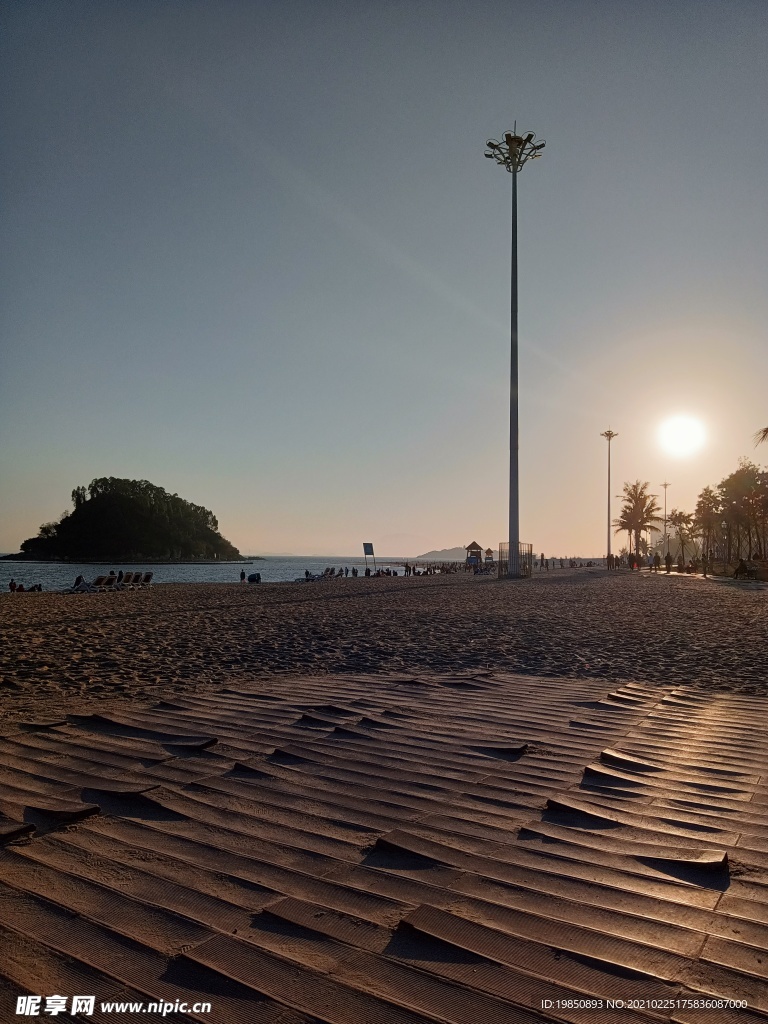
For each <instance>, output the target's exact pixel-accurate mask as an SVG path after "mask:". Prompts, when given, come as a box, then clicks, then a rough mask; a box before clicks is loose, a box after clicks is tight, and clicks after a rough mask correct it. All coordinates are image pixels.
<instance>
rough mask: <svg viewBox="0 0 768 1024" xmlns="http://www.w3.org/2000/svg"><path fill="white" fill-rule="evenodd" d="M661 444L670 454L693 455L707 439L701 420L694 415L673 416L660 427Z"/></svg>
mask: <svg viewBox="0 0 768 1024" xmlns="http://www.w3.org/2000/svg"><path fill="white" fill-rule="evenodd" d="M658 436H659V444H660V445H661V447H662V448H663V449H664V451H665V452H667V453H668V454H669V455H674V456H676V457H677V458H682V457H684V456H685V455H693V453H694V452H697V451H698V450H699V448H701V447H702V446H703V444H704V442H705V441H706V439H707V432H706V430H705V429H704V424H703V423H702V422H701V420H697V419H694V417H693V416H671V417H670V418H669V419H668V420H664V422H663V423H662V424H661V426H660V427H659V435H658Z"/></svg>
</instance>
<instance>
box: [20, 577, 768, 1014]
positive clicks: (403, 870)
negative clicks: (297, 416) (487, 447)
mask: <svg viewBox="0 0 768 1024" xmlns="http://www.w3.org/2000/svg"><path fill="white" fill-rule="evenodd" d="M0 619H1V620H2V629H3V634H4V639H3V646H2V655H1V657H2V663H1V664H0V677H1V679H2V682H1V683H0V685H1V686H2V691H1V692H2V707H3V712H4V713H3V728H2V736H0V842H2V843H3V846H2V849H0V1021H6V1020H8V1021H11V1020H16V1019H23V1018H19V1017H17V1016H16V1015H15V1013H14V1008H15V1000H16V998H17V997H18V996H22V997H25V996H28V995H35V994H37V995H39V996H41V997H46V996H50V995H53V994H54V993H58V994H64V995H66V996H67V998H70V997H72V996H73V995H75V994H93V995H94V998H95V1000H96V1003H95V1009H94V1012H93V1013H92V1014H90V1013H83V1014H82V1015H81V1016H74V1017H72V1016H69V1015H68V1016H67V1019H74V1020H81V1021H99V1022H104V1024H106V1022H107V1021H109V1020H110V1019H111V1020H114V1019H124V1020H134V1019H135V1020H143V1021H151V1020H161V1019H165V1020H172V1021H177V1022H181V1021H198V1022H199V1021H208V1022H215V1024H252V1022H257V1024H259V1022H264V1024H317V1022H318V1021H322V1022H324V1024H383V1022H385V1021H386V1022H387V1024H389V1022H394V1024H424V1022H432V1024H467V1022H468V1021H472V1022H473V1024H475V1022H476V1024H519V1022H524V1024H534V1022H536V1021H538V1022H541V1021H553V1022H555V1021H558V1022H559V1021H569V1022H574V1024H576V1022H578V1024H589V1022H592V1021H597V1020H600V1021H609V1022H611V1024H619V1022H621V1024H624V1022H632V1024H634V1022H637V1024H641V1022H646V1021H647V1022H651V1021H658V1020H663V1021H675V1022H681V1024H704V1022H705V1021H706V1022H712V1021H714V1020H717V1021H718V1024H720V1022H725V1024H736V1022H739V1024H753V1022H756V1021H761V1020H762V1021H766V1020H768V995H766V987H765V976H766V964H767V963H768V960H767V959H766V953H765V950H766V948H768V767H766V755H765V750H766V745H767V744H768V726H767V725H766V722H767V721H768V714H766V711H768V684H767V682H766V671H765V652H766V649H768V648H767V646H766V641H768V588H766V587H764V586H761V585H757V584H734V583H730V582H728V581H705V580H701V579H696V578H690V577H683V578H679V577H675V576H671V577H666V576H658V577H657V576H647V575H639V574H633V575H630V574H629V573H612V574H608V573H605V572H603V571H601V570H587V569H582V570H575V571H562V572H556V573H554V574H552V573H550V574H549V576H547V575H545V574H543V573H542V574H537V575H536V577H535V578H534V579H533V580H531V581H526V582H520V583H518V582H499V581H496V580H493V579H488V578H474V577H463V576H453V577H446V578H442V577H433V578H418V579H415V580H406V579H403V578H397V579H377V580H341V581H338V582H334V583H328V584H317V585H295V586H292V585H274V586H261V587H258V586H253V587H246V586H243V587H241V586H238V585H201V586H171V585H169V586H163V587H157V588H153V589H152V590H150V591H144V592H142V591H139V592H124V593H118V594H103V595H56V594H46V593H44V594H39V595H38V594H28V595H26V594H25V595H4V596H3V597H2V598H0ZM121 1001H122V1002H124V1003H125V1004H126V1006H128V1005H129V1004H130V1005H132V1006H133V1009H132V1010H129V1009H124V1010H123V1011H122V1015H121V1016H120V1017H116V1016H115V1012H116V1011H115V1010H114V1007H113V1008H112V1009H109V1008H108V1007H107V1008H106V1009H105V1008H104V1007H105V1006H107V1004H108V1003H113V1004H115V1003H120V1002H121ZM151 1002H160V1003H164V1004H165V1006H166V1010H165V1016H164V1015H163V1011H162V1010H157V1011H149V1010H148V1009H147V1007H148V1006H149V1004H150V1003H151ZM102 1004H104V1005H102ZM206 1004H209V1008H206ZM169 1006H170V1010H169V1009H168V1007H169Z"/></svg>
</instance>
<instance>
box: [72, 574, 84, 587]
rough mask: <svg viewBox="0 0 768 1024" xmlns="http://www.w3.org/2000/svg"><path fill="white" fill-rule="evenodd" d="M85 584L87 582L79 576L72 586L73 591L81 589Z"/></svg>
mask: <svg viewBox="0 0 768 1024" xmlns="http://www.w3.org/2000/svg"><path fill="white" fill-rule="evenodd" d="M83 583H85V580H84V579H83V577H82V576H77V577H76V578H75V582H74V583H73V584H72V589H73V590H77V588H78V587H81V586H82V585H83Z"/></svg>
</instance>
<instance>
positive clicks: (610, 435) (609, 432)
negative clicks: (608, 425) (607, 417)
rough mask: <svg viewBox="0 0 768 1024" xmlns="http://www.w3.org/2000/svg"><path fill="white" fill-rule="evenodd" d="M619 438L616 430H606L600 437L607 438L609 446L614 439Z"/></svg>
mask: <svg viewBox="0 0 768 1024" xmlns="http://www.w3.org/2000/svg"><path fill="white" fill-rule="evenodd" d="M618 436H619V435H618V434H617V433H616V431H615V430H604V431H603V432H602V434H601V435H600V437H604V438H606V440H607V441H608V444H610V443H611V441H612V440H613V439H614V437H618Z"/></svg>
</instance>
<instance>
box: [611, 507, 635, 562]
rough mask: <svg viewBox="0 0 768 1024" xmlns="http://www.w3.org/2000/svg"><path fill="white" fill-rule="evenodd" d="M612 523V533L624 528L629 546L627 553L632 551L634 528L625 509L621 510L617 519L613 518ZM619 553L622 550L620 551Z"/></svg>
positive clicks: (619, 531)
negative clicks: (613, 528)
mask: <svg viewBox="0 0 768 1024" xmlns="http://www.w3.org/2000/svg"><path fill="white" fill-rule="evenodd" d="M612 525H613V526H614V527H615V530H614V531H613V532H614V533H621V531H622V530H626V532H627V536H628V537H629V542H628V543H629V547H628V548H627V554H630V553H631V552H632V532H633V530H634V523H633V522H632V520H631V519H630V518H629V515H628V513H627V512H626V510H625V509H622V510H621V515H620V516H619V518H618V519H614V520H613V523H612ZM619 554H620V555H621V554H622V552H621V551H620V552H619Z"/></svg>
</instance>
